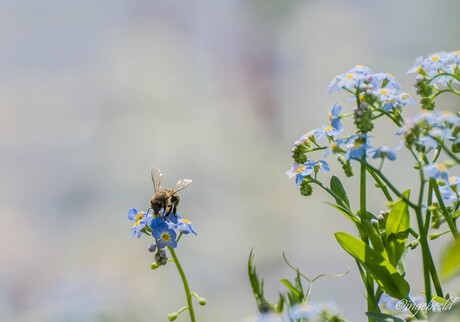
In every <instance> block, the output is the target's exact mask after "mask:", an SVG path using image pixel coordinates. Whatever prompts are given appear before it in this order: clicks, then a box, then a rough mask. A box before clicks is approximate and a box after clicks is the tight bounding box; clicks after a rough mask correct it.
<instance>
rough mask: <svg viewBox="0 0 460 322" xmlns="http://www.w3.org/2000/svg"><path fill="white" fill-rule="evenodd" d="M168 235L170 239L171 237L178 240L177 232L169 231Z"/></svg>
mask: <svg viewBox="0 0 460 322" xmlns="http://www.w3.org/2000/svg"><path fill="white" fill-rule="evenodd" d="M168 234H169V237H171V239H176V236H177V234H176V232H175V231H174V230H172V229H168Z"/></svg>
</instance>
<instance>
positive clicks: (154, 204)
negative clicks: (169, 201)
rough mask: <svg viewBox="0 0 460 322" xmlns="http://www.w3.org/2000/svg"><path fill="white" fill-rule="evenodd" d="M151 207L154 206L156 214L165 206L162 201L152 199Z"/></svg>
mask: <svg viewBox="0 0 460 322" xmlns="http://www.w3.org/2000/svg"><path fill="white" fill-rule="evenodd" d="M150 208H152V210H153V213H154V214H155V215H156V214H158V213H159V212H160V210H161V208H163V205H162V204H161V202H158V201H156V200H155V199H152V200H150Z"/></svg>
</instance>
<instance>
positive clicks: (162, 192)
mask: <svg viewBox="0 0 460 322" xmlns="http://www.w3.org/2000/svg"><path fill="white" fill-rule="evenodd" d="M151 175H152V181H153V190H154V195H153V196H152V200H150V208H151V209H152V210H153V213H154V214H155V215H157V214H158V213H159V212H160V211H161V210H163V212H164V217H168V216H169V214H170V213H172V214H173V215H176V211H177V206H178V205H179V202H180V195H179V191H180V190H182V189H184V188H185V187H187V186H188V185H189V184H191V183H192V180H190V179H182V180H179V181H177V183H176V185H175V186H174V187H173V188H171V189H168V188H166V189H161V178H162V177H163V173H162V172H161V170H160V169H158V168H157V167H153V168H152V171H151Z"/></svg>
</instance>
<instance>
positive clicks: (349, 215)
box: [326, 202, 360, 224]
mask: <svg viewBox="0 0 460 322" xmlns="http://www.w3.org/2000/svg"><path fill="white" fill-rule="evenodd" d="M326 203H327V204H328V205H330V206H332V207H334V208H335V209H337V210H338V211H340V212H341V213H342V214H344V215H345V216H346V217H347V218H348V219H350V220H351V221H352V222H354V223H355V224H358V223H359V222H360V220H359V219H358V218H357V217H356V215H355V214H354V213H353V212H351V211H350V210H349V209H346V208H345V207H342V206H339V205H334V204H333V203H329V202H326Z"/></svg>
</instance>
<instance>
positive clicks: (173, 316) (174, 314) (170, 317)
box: [168, 312, 178, 321]
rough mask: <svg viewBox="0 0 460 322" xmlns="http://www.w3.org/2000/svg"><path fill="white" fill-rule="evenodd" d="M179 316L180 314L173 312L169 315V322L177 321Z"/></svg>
mask: <svg viewBox="0 0 460 322" xmlns="http://www.w3.org/2000/svg"><path fill="white" fill-rule="evenodd" d="M177 316H178V314H177V313H176V312H173V313H171V314H170V315H168V320H169V321H174V320H175V319H177Z"/></svg>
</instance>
